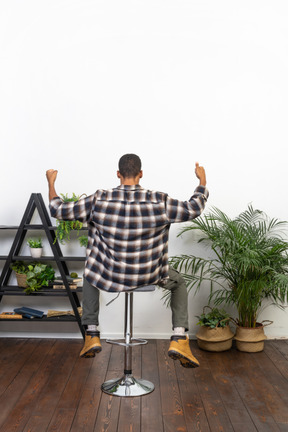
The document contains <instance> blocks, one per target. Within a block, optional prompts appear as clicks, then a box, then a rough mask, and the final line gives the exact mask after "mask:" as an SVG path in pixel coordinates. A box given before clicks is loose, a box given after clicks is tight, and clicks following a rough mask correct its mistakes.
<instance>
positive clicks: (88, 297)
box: [82, 278, 99, 326]
mask: <svg viewBox="0 0 288 432" xmlns="http://www.w3.org/2000/svg"><path fill="white" fill-rule="evenodd" d="M82 305H83V312H82V324H83V325H91V324H92V325H93V324H94V325H97V326H98V325H99V290H98V288H96V287H94V286H93V285H91V284H90V283H89V282H87V280H86V279H85V278H84V279H83V300H82Z"/></svg>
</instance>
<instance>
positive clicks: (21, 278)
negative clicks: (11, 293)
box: [15, 272, 28, 288]
mask: <svg viewBox="0 0 288 432" xmlns="http://www.w3.org/2000/svg"><path fill="white" fill-rule="evenodd" d="M15 274H16V279H17V285H18V286H19V287H21V288H27V286H28V285H27V275H26V274H21V273H16V272H15Z"/></svg>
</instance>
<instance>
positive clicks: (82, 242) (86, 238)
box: [79, 235, 88, 248]
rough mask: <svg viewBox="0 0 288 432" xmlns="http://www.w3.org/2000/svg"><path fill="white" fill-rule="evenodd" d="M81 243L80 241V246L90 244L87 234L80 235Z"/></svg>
mask: <svg viewBox="0 0 288 432" xmlns="http://www.w3.org/2000/svg"><path fill="white" fill-rule="evenodd" d="M79 243H80V246H83V247H85V248H87V246H88V237H87V236H85V235H83V236H80V237H79Z"/></svg>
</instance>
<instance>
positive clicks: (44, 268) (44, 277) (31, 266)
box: [11, 261, 55, 294]
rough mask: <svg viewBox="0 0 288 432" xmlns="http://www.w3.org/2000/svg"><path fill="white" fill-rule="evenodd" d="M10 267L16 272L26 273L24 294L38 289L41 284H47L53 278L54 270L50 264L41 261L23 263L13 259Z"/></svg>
mask: <svg viewBox="0 0 288 432" xmlns="http://www.w3.org/2000/svg"><path fill="white" fill-rule="evenodd" d="M11 269H12V270H14V271H15V272H16V273H20V274H26V275H27V285H28V286H27V287H26V288H25V290H24V291H25V293H26V294H31V293H34V292H36V291H39V290H40V289H41V287H42V286H48V285H49V281H52V280H54V278H55V271H54V270H53V268H52V267H51V266H50V265H47V264H42V263H38V262H37V263H33V262H32V263H24V262H23V261H15V262H14V263H12V264H11Z"/></svg>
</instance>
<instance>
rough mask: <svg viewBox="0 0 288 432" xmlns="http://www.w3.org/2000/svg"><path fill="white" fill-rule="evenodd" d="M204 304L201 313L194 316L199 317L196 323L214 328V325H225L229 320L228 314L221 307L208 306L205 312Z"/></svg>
mask: <svg viewBox="0 0 288 432" xmlns="http://www.w3.org/2000/svg"><path fill="white" fill-rule="evenodd" d="M207 307H209V306H206V307H205V308H204V310H203V313H202V314H201V315H199V316H196V318H198V319H199V321H198V323H197V325H200V326H205V327H210V328H212V329H213V328H216V327H225V326H226V325H227V323H228V322H229V320H230V316H229V315H228V314H227V312H225V311H224V310H223V309H218V308H210V307H209V308H210V311H209V312H206V313H205V310H206V308H207Z"/></svg>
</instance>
